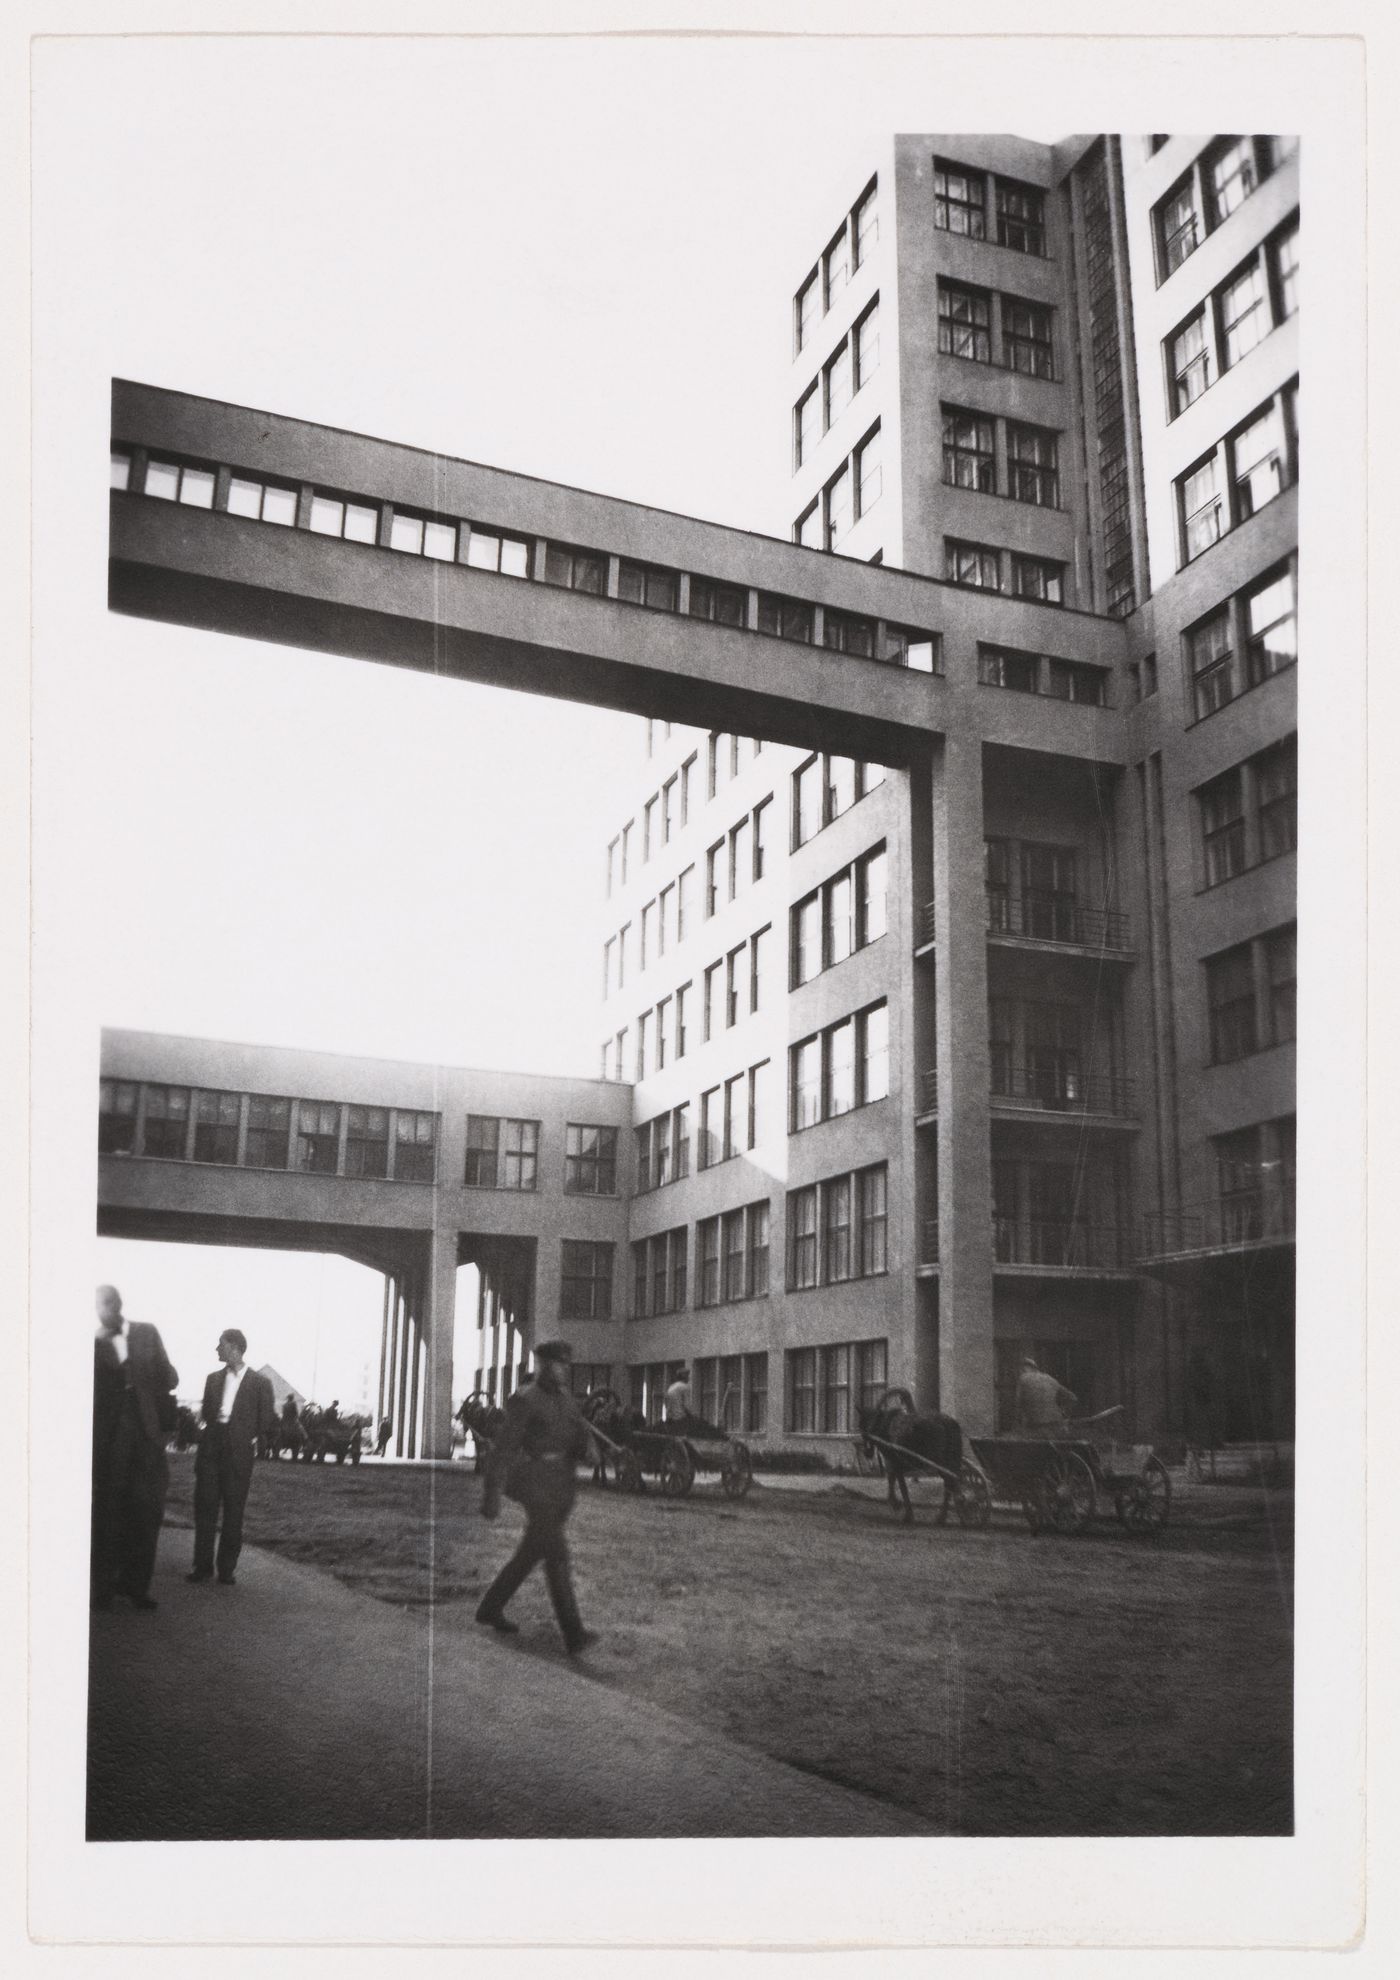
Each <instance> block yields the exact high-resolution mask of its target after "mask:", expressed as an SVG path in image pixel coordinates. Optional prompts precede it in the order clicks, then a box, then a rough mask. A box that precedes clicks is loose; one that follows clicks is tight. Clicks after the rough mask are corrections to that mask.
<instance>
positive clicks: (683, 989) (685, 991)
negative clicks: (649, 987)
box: [676, 983, 690, 1059]
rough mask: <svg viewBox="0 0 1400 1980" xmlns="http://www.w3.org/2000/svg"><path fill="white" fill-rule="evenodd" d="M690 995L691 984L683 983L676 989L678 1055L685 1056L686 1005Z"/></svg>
mask: <svg viewBox="0 0 1400 1980" xmlns="http://www.w3.org/2000/svg"><path fill="white" fill-rule="evenodd" d="M689 997H690V985H689V984H688V983H682V984H681V986H680V988H679V989H678V990H677V991H676V1057H677V1058H678V1059H683V1058H684V1057H685V1047H686V1022H685V1020H686V1005H687V1002H688V1001H689Z"/></svg>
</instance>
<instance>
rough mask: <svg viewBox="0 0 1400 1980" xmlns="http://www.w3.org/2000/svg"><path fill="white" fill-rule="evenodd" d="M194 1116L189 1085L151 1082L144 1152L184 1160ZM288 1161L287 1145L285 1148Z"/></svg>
mask: <svg viewBox="0 0 1400 1980" xmlns="http://www.w3.org/2000/svg"><path fill="white" fill-rule="evenodd" d="M189 1118H190V1095H189V1088H188V1087H185V1086H148V1087H147V1088H146V1110H145V1129H144V1135H143V1140H142V1149H141V1152H142V1153H143V1154H144V1155H160V1156H163V1157H165V1158H166V1159H167V1160H173V1161H177V1162H179V1161H183V1160H184V1156H185V1136H186V1133H187V1132H188V1126H189ZM283 1156H284V1161H285V1149H284V1151H283Z"/></svg>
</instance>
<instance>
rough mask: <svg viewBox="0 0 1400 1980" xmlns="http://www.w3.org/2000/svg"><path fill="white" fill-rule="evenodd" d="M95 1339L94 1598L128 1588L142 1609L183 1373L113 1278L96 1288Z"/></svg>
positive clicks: (104, 1602)
mask: <svg viewBox="0 0 1400 1980" xmlns="http://www.w3.org/2000/svg"><path fill="white" fill-rule="evenodd" d="M97 1318H98V1330H97V1339H96V1341H95V1342H94V1346H93V1404H92V1606H93V1607H94V1608H95V1609H110V1608H111V1606H112V1598H113V1596H114V1595H125V1596H126V1598H127V1600H128V1601H129V1602H130V1603H131V1604H132V1606H133V1608H137V1609H153V1608H154V1607H155V1606H156V1605H155V1603H154V1601H153V1600H152V1599H151V1596H150V1593H149V1590H150V1586H151V1575H152V1574H153V1573H154V1571H155V1564H156V1544H157V1542H158V1540H159V1539H160V1527H161V1521H162V1520H163V1519H164V1517H165V1495H166V1492H167V1490H168V1489H169V1485H170V1466H169V1464H168V1463H167V1462H166V1456H165V1440H166V1437H167V1435H168V1434H169V1432H170V1431H171V1430H173V1429H174V1428H175V1422H176V1406H175V1398H174V1396H173V1395H172V1393H171V1391H172V1390H173V1389H174V1387H175V1384H176V1383H177V1381H178V1380H179V1377H178V1376H177V1374H176V1373H175V1370H174V1369H173V1368H172V1367H171V1365H170V1357H169V1356H168V1355H167V1354H166V1352H165V1343H164V1342H163V1341H162V1340H161V1337H160V1335H159V1333H158V1332H157V1330H156V1329H155V1328H154V1327H152V1326H150V1325H149V1324H148V1323H147V1322H146V1321H144V1320H127V1319H126V1318H124V1316H123V1314H122V1296H121V1294H120V1293H119V1292H118V1291H117V1289H116V1287H115V1286H99V1287H98V1288H97Z"/></svg>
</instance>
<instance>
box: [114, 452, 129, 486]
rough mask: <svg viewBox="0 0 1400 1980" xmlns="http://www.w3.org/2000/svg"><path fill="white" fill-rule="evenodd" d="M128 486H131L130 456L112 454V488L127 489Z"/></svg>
mask: <svg viewBox="0 0 1400 1980" xmlns="http://www.w3.org/2000/svg"><path fill="white" fill-rule="evenodd" d="M130 484H131V456H130V454H113V456H112V486H113V488H127V487H129V486H130Z"/></svg>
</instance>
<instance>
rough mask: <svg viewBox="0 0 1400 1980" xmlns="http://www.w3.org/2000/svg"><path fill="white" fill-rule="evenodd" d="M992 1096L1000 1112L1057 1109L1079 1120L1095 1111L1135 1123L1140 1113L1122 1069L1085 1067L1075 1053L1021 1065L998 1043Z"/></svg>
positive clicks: (1106, 1117)
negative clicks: (1089, 1069)
mask: <svg viewBox="0 0 1400 1980" xmlns="http://www.w3.org/2000/svg"><path fill="white" fill-rule="evenodd" d="M991 1100H992V1112H993V1113H994V1114H1012V1113H1015V1114H1023V1113H1034V1114H1054V1115H1063V1116H1066V1117H1068V1118H1072V1119H1076V1120H1078V1119H1082V1118H1083V1117H1084V1116H1085V1115H1087V1114H1094V1115H1097V1116H1099V1117H1100V1118H1101V1119H1104V1120H1114V1121H1124V1122H1131V1121H1135V1120H1136V1118H1137V1112H1138V1106H1137V1097H1136V1092H1135V1082H1134V1081H1133V1080H1132V1079H1130V1078H1127V1077H1126V1076H1124V1075H1122V1074H1119V1073H1092V1072H1085V1071H1084V1070H1083V1068H1082V1066H1081V1065H1080V1063H1079V1059H1078V1055H1077V1054H1074V1053H1059V1054H1055V1055H1052V1056H1049V1057H1046V1058H1044V1059H1036V1060H1032V1061H1029V1062H1027V1063H1026V1064H1023V1065H1017V1064H1013V1063H1012V1062H1011V1060H1010V1059H1008V1058H1005V1057H1003V1056H1002V1055H1001V1054H1000V1053H999V1052H998V1051H997V1050H996V1049H995V1048H994V1049H993V1052H992V1085H991Z"/></svg>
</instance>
